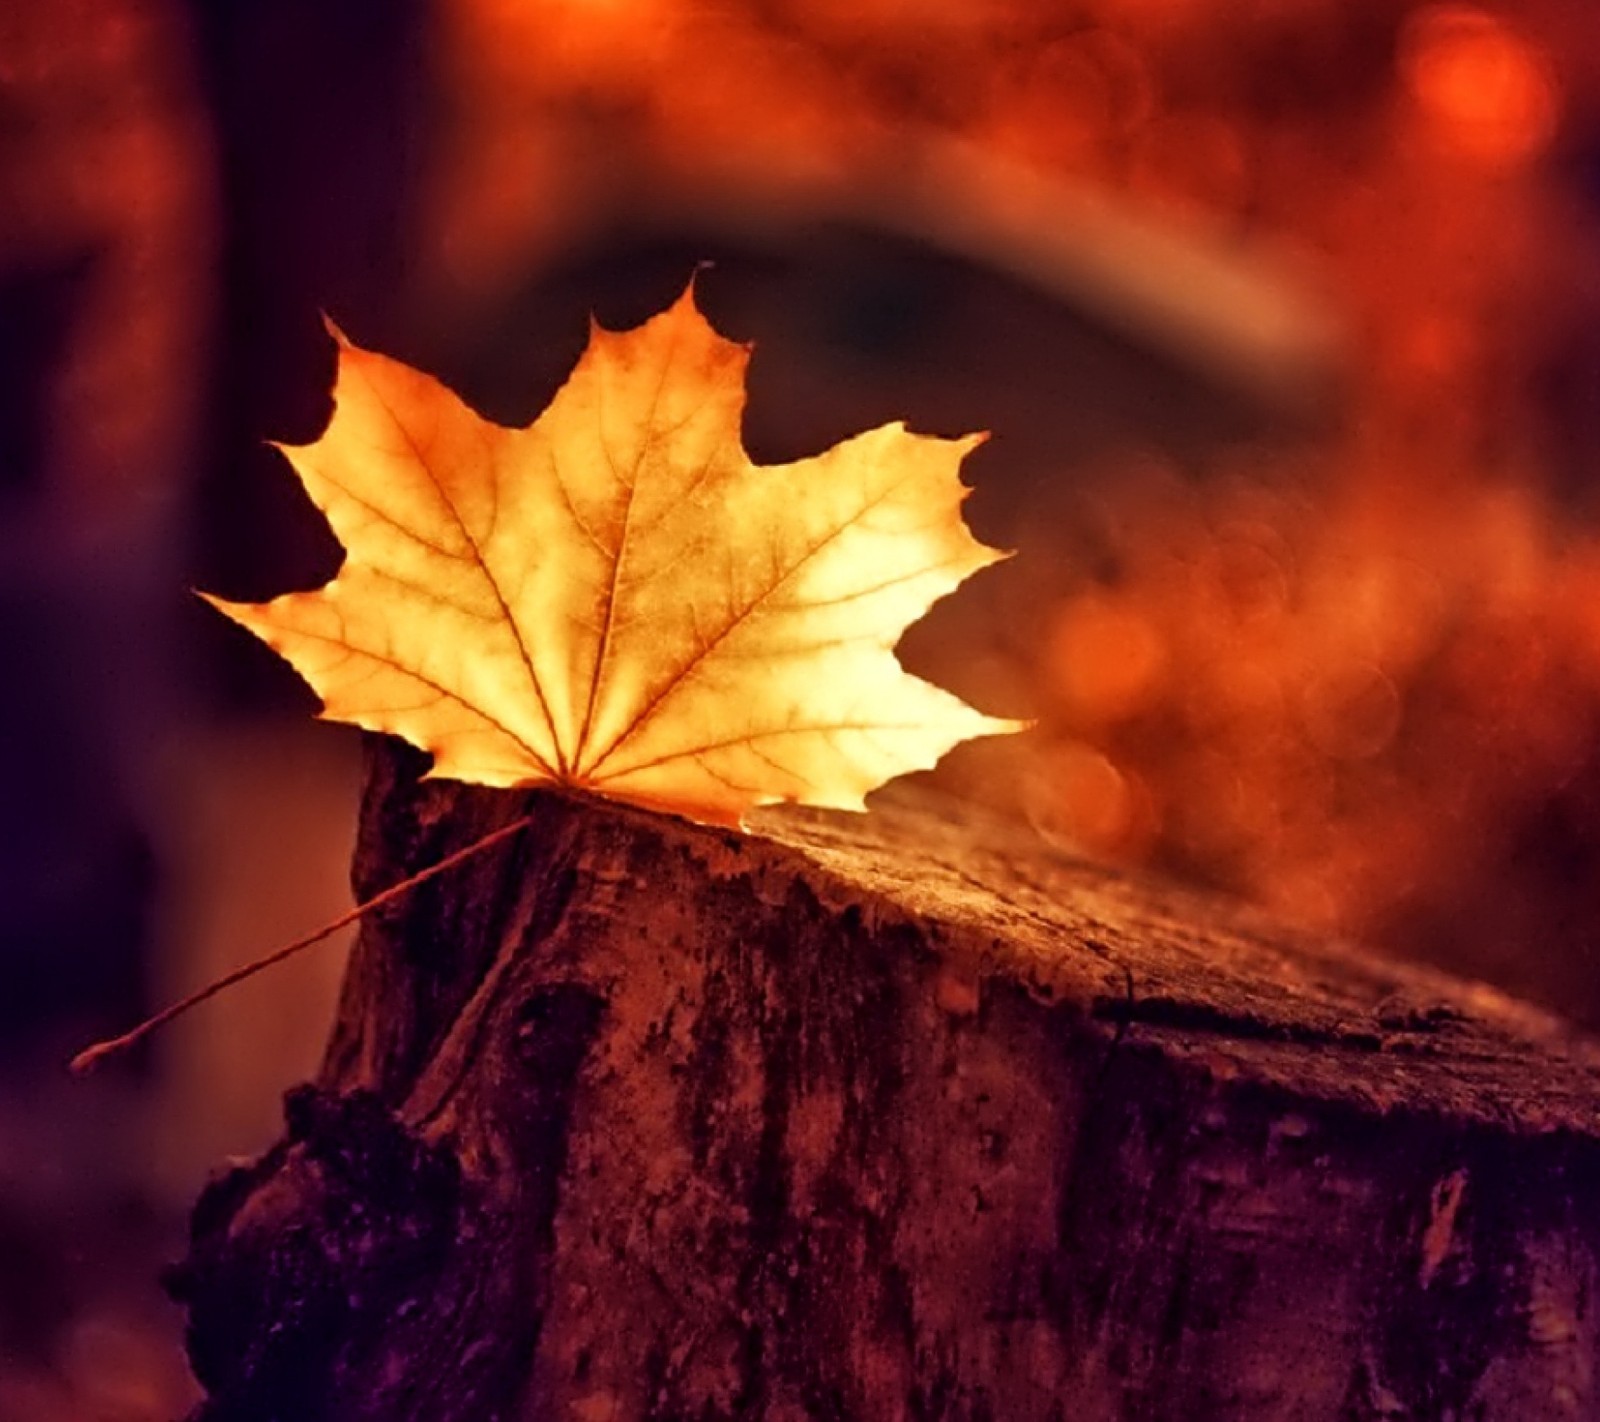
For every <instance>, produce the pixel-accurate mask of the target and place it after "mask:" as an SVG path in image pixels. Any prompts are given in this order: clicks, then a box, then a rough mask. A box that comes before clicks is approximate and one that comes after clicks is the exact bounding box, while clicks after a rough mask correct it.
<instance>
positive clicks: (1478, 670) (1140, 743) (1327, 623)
mask: <svg viewBox="0 0 1600 1422" xmlns="http://www.w3.org/2000/svg"><path fill="white" fill-rule="evenodd" d="M702 262H712V263H714V266H713V267H712V269H711V270H709V271H707V272H705V273H704V274H703V275H702V277H701V279H700V284H699V293H700V298H701V303H702V305H703V307H704V308H705V309H706V310H707V312H708V314H709V315H710V316H711V317H712V319H713V320H714V321H715V322H716V323H717V324H718V325H719V327H720V328H721V329H722V330H723V331H724V332H725V333H727V334H729V335H731V336H734V337H737V338H741V339H754V340H755V341H756V342H757V354H756V358H755V363H754V366H753V371H752V382H751V405H750V410H749V416H748V424H747V443H748V445H749V447H750V448H751V450H752V452H753V453H754V454H755V456H756V457H757V458H758V459H763V460H778V459H787V458H793V457H797V456H799V455H803V454H806V453H810V452H814V451H815V450H817V449H819V448H821V447H822V446H824V445H826V444H828V443H830V442H832V441H834V440H836V439H838V438H840V437H842V436H843V435H846V434H849V433H852V432H855V431H857V430H859V429H861V428H865V427H867V426H870V425H874V424H878V423H882V422H884V421H886V420H889V419H895V418H904V419H906V420H907V421H908V422H909V423H910V424H911V425H912V427H913V428H916V429H921V430H925V431H930V432H935V433H941V434H947V435H956V434H961V433H964V432H966V431H968V430H973V429H989V430H991V431H993V435H994V438H993V439H992V440H991V441H990V442H989V443H988V444H987V445H985V446H984V447H983V448H982V449H980V450H979V451H978V452H977V453H976V454H975V455H973V456H972V457H971V459H970V460H969V463H968V466H967V469H968V474H967V477H968V479H969V481H970V482H971V483H972V484H973V485H974V487H975V491H976V492H975V493H974V495H973V498H972V500H971V503H970V505H969V511H970V514H971V520H972V522H973V524H974V526H975V527H976V529H977V530H978V532H979V533H980V535H981V536H983V537H984V538H985V539H986V540H988V541H990V542H993V543H997V544H1001V545H1004V546H1008V547H1013V548H1016V549H1018V550H1019V552H1020V556H1019V557H1018V558H1016V559H1015V560H1013V561H1012V562H1010V563H1008V564H1006V565H1004V566H1003V567H1001V568H998V569H995V570H992V571H990V572H987V573H985V574H984V575H982V576H981V577H980V578H979V579H977V580H976V581H975V582H974V583H972V584H970V585H969V586H968V588H966V589H964V590H963V591H962V593H961V594H960V595H959V596H958V597H957V598H956V599H954V600H952V601H951V602H949V603H947V604H943V605H941V606H940V607H938V608H936V609H935V611H934V613H933V614H932V615H931V616H930V617H929V618H928V619H927V620H926V621H925V622H924V623H922V624H920V625H919V626H918V627H917V628H916V629H914V630H913V632H912V634H911V635H910V636H909V637H908V638H907V641H906V643H905V644H904V646H903V655H904V656H905V659H906V660H907V662H908V664H909V665H911V666H912V667H913V668H914V669H916V670H919V671H922V672H924V673H926V674H930V675H934V676H936V677H938V678H939V679H940V680H942V681H944V682H945V683H946V684H948V685H950V686H951V687H952V688H953V689H955V690H957V691H959V692H961V693H963V694H965V695H967V696H969V697H970V698H971V699H973V700H975V701H977V702H978V703H979V704H980V705H981V706H982V707H983V708H984V709H985V710H989V711H993V712H997V713H1005V714H1025V715H1033V716H1037V717H1038V718H1039V723H1040V724H1039V727H1038V729H1037V730H1036V731H1035V732H1034V733H1032V734H1031V735H1030V736H1028V737H1026V738H1018V739H1017V740H1015V741H1014V742H1011V743H1009V744H1000V743H985V744H980V745H978V746H975V747H972V748H968V749H963V750H962V751H959V752H957V753H956V754H955V755H953V756H952V757H951V758H950V760H949V761H948V762H947V763H946V766H945V767H943V768H942V770H941V772H940V775H941V777H942V778H943V780H944V782H945V783H946V784H947V785H949V786H951V787H954V788H957V789H959V790H961V791H962V792H963V793H966V794H969V795H971V796H973V797H975V798H979V799H982V800H983V801H985V802H986V803H988V804H990V805H992V806H996V807H999V808H1001V809H1003V810H1004V811H1006V812H1008V813H1011V814H1015V815H1017V816H1021V817H1024V818H1026V819H1027V820H1028V821H1029V822H1031V823H1032V824H1033V825H1034V826H1035V827H1036V828H1037V830H1038V831H1039V832H1040V833H1041V834H1042V835H1044V836H1045V837H1047V838H1048V839H1049V840H1051V841H1052V842H1053V843H1056V844H1059V845H1061V846H1063V847H1064V848H1066V849H1068V850H1070V851H1072V852H1075V853H1080V854H1085V855H1088V856H1091V857H1094V858H1097V859H1102V860H1106V861H1110V862H1116V863H1126V864H1136V865H1144V866H1149V867H1151V868H1152V869H1155V870H1157V871H1160V872H1165V873H1169V874H1178V875H1181V876H1183V877H1185V878H1187V879H1190V880H1192V881H1196V882H1200V883H1203V884H1206V885H1210V886H1212V887H1215V888H1218V889H1221V890H1224V891H1228V892H1232V893H1236V894H1240V895H1243V896H1246V897H1248V898H1251V899H1253V900H1256V901H1258V902H1262V903H1265V904H1267V905H1269V906H1270V907H1271V908H1272V909H1274V910H1275V911H1276V912H1278V913H1279V914H1280V915H1282V916H1284V917H1286V918H1289V919H1293V920H1296V921H1299V922H1302V923H1308V924H1312V925H1316V926H1320V927H1325V928H1328V929H1332V930H1336V931H1338V932H1341V933H1345V934H1350V935H1354V936H1358V937H1361V938H1364V939H1366V940H1368V941H1370V942H1372V943H1374V944H1375V945H1377V946H1378V947H1379V948H1380V949H1382V950H1383V951H1386V952H1390V953H1393V954H1396V955H1406V956H1413V957H1420V958H1425V959H1428V960H1430V961H1433V962H1437V963H1441V964H1444V965H1445V966H1447V967H1449V968H1452V969H1453V970H1455V971H1457V972H1460V973H1464V974H1467V975H1472V976H1479V977H1483V978H1487V979H1489V980H1491V981H1493V982H1495V983H1497V984H1499V985H1501V986H1503V987H1505V988H1508V989H1509V990H1511V991H1514V992H1516V993H1519V994H1522V995H1524V996H1527V997H1531V998H1533V999H1536V1000H1538V1001H1541V1002H1543V1003H1545V1004H1547V1005H1553V1006H1554V1007H1556V1008H1557V1009H1559V1010H1561V1011H1563V1012H1565V1013H1567V1014H1569V1015H1570V1016H1572V1017H1573V1018H1574V1019H1575V1020H1576V1021H1578V1022H1579V1023H1581V1024H1584V1025H1587V1026H1590V1027H1593V1026H1595V1025H1596V1024H1600V977H1597V974H1596V972H1595V968H1596V963H1597V945H1600V522H1597V521H1600V14H1596V13H1595V12H1594V10H1593V7H1592V6H1590V5H1588V4H1586V3H1582V0H1519V3H1517V4H1516V5H1510V4H1506V5H1504V6H1499V7H1496V6H1493V5H1488V4H1483V5H1478V4H1472V5H1466V4H1452V3H1423V0H1226V2H1225V0H914V3H913V0H368V2H367V3H358V0H231V3H228V4H210V3H205V0H10V3H8V4H6V5H5V6H4V7H3V8H0V684H3V685H4V687H5V691H6V694H5V696H4V697H3V698H0V751H3V753H4V757H5V760H4V763H5V768H6V775H5V780H4V788H3V789H0V905H3V912H0V1417H3V1418H6V1419H9V1420H10V1422H57V1419H62V1422H65V1419H72V1422H145V1420H146V1419H156V1418H165V1417H171V1416H175V1415H177V1414H179V1413H181V1412H182V1411H183V1410H184V1409H185V1408H186V1407H187V1406H188V1405H189V1403H190V1401H191V1400H192V1397H193V1393H192V1384H190V1383H189V1382H188V1381H187V1380H186V1376H185V1373H184V1370H183V1366H182V1361H181V1357H180V1354H179V1345H178V1332H179V1321H178V1319H177V1318H176V1315H175V1312H174V1311H173V1310H172V1309H170V1308H169V1307H168V1306H167V1305H166V1304H165V1303H164V1302H163V1301H162V1298H161V1295H160V1292H159V1289H158V1286H157V1284H156V1281H155V1276H156V1271H157V1268H158V1266H159V1264H160V1262H161V1261H162V1260H163V1259H164V1258H169V1257H172V1256H174V1255H175V1254H177V1253H178V1252H179V1251H180V1249H181V1230H182V1220H183V1214H184V1210H185V1207H186V1205H187V1203H188V1202H189V1200H190V1199H191V1198H192V1197H193V1195H194V1193H195V1191H196V1190H197V1189H198V1187H199V1185H200V1183H201V1182H202V1180H203V1178H204V1175H205V1172H206V1170H207V1168H208V1167H209V1166H211V1165H213V1164H214V1163H216V1162H217V1161H219V1160H220V1159H222V1158H223V1157H225V1156H227V1155H229V1154H230V1153H248V1152H252V1151H255V1150H258V1149H260V1148H261V1147H262V1146H263V1145H264V1144H265V1143H266V1142H267V1141H268V1140H269V1139H270V1138H271V1137H272V1135H273V1134H274V1132H275V1127H276V1120H277V1098H278V1094H279V1093H280V1092H281V1091H282V1089H283V1088H284V1087H285V1086H287V1085H288V1084H290V1083H292V1082H293V1081H295V1080H297V1079H300V1078H302V1077H304V1076H305V1075H306V1074H308V1073H309V1072H310V1071H312V1070H313V1069H314V1067H315V1063H316V1059H317V1051H318V1046H319V1043H320V1040H321V1036H322V1033H323V1032H324V1030H325V1028H326V1025H327V1022H328V1019H329V1017H330V1015H331V995H332V992H333V990H334V987H335V985H336V983H337V978H338V973H339V967H340V963H339V959H340V953H341V947H340V945H337V944H335V945H329V946H326V947H324V948H322V949H320V950H318V951H317V954H316V955H315V956H314V957H312V958H308V959H307V960H305V961H303V962H301V963H297V964H295V965H293V966H292V967H290V968H287V969H284V970H282V971H280V972H278V973H277V974H275V975H273V976H271V977H270V978H265V979H262V980H259V981H257V982H254V983H252V984H250V985H249V986H248V987H246V988H244V989H242V990H240V991H237V992H235V993H234V994H232V995H231V996H230V997H229V998H228V999H226V1000H224V1001H222V1002H220V1003H217V1004H213V1005H212V1006H209V1007H207V1008H206V1009H204V1010H203V1011H202V1012H200V1013H197V1014H196V1015H195V1016H194V1017H193V1018H192V1019H190V1020H188V1021H186V1022H184V1023H182V1024H181V1025H179V1026H177V1027H175V1028H173V1029H171V1030H169V1031H168V1032H167V1033H165V1034H164V1035H163V1036H162V1037H161V1038H160V1039H158V1040H157V1041H156V1042H155V1043H154V1044H152V1045H151V1046H150V1047H149V1048H148V1049H146V1050H145V1051H144V1052H143V1053H142V1054H141V1055H138V1056H135V1057H134V1058H133V1059H132V1060H130V1061H127V1062H125V1063H123V1064H122V1065H121V1066H120V1067H117V1068H115V1069H110V1070H107V1071H105V1072H104V1073H102V1075H100V1076H99V1077H97V1078H95V1079H94V1080H92V1081H90V1082H88V1083H84V1084H70V1083H68V1082H67V1081H66V1079H65V1078H64V1075H63V1072H62V1069H61V1063H62V1062H63V1061H64V1059H65V1058H66V1057H67V1056H68V1055H70V1054H71V1052H72V1051H73V1050H75V1049H76V1048H78V1047H80V1046H82V1045H84V1044H85V1042H87V1041H88V1040H90V1039H91V1038H93V1037H95V1036H97V1035H101V1034H104V1033H106V1032H111V1031H116V1030H119V1029H121V1028H123V1027H125V1026H127V1025H130V1024H131V1022H133V1021H134V1020H136V1019H137V1018H138V1017H139V1016H141V1015H142V1014H143V1013H144V1012H145V1011H147V1010H148V1009H149V1008H151V1007H152V1006H154V1005H158V1004H160V1003H162V1002H164V1001H166V1000H168V999H169V998H171V997H172V996H174V995H176V994H178V993H180V992H182V991H184V990H185V989H187V988H189V987H192V986H194V985H196V984H197V983H200V982H203V981H206V980H208V979H209V978H211V977H213V976H215V975H216V974H218V973H219V972H221V971H223V970H224V969H226V968H227V967H229V966H231V965H233V964H234V963H237V962H240V961H243V960H245V959H247V958H250V957H253V956H255V955H256V954H258V953H260V952H262V951H264V950H266V949H268V948H270V947H272V946H275V945H276V944H277V943H279V942H281V941H283V940H286V939H288V938H290V937H293V936H295V935H296V934H298V933H299V932H302V931H304V930H306V929H307V928H309V927H312V926H314V925H315V924H317V923H319V922H322V921H323V920H325V919H327V918H329V917H331V916H333V915H334V914H335V913H337V912H338V911H339V910H340V909H341V908H343V907H344V906H345V905H346V904H347V902H348V899H347V897H346V889H345V883H344V881H345V873H346V867H347V861H348V855H349V848H350V843H351V837H352V831H353V823H354V815H355V809H356V797H357V793H358V789H359V766H358V747H357V744H356V741H355V738H354V735H353V733H349V732H347V731H345V730H342V729H340V728H335V727H330V726H323V725H318V724H315V723H313V722H312V721H311V720H310V719H309V716H308V712H309V711H310V709H311V707H312V702H311V699H310V697H309V695H308V694H307V693H305V692H304V690H303V689H302V688H300V687H299V685H298V683H297V682H296V681H295V678H294V677H293V676H292V674H290V673H288V672H287V671H286V670H284V669H283V668H282V667H280V666H279V665H277V664H276V663H275V661H274V660H273V658H272V657H271V655H270V654H269V653H266V652H265V651H264V650H263V649H261V648H258V647H256V646H254V645H252V644H250V643H249V642H248V639H246V638H245V637H244V636H243V634H239V633H237V632H236V631H235V630H234V629H232V628H230V627H228V626H226V625H224V624H223V623H222V621H221V619H219V618H216V617H215V615H214V614H211V613H210V612H209V611H208V610H207V609H205V608H204V607H202V606H201V605H200V604H199V603H198V602H197V601H196V600H194V599H192V598H191V597H190V596H189V593H188V589H189V588H191V587H194V586H200V587H205V588H207V589H211V590H214V591H218V592H221V593H224V594H226V595H228V596H232V597H243V598H260V597H265V596H270V595H272V594H274V593H276V592H279V591H283V590H285V589H287V588H289V587H303V586H310V585H313V584H315V583H316V582H319V581H321V580H322V579H324V578H326V577H327V576H328V575H329V574H330V573H331V572H332V571H333V569H334V568H335V566H336V565H337V557H338V555H337V550H336V548H335V546H334V545H333V543H332V542H331V540H330V538H329V536H328V535H327V533H326V531H325V530H324V529H323V528H321V527H320V526H319V521H318V519H317V517H316V515H315V514H314V513H313V512H312V510H311V509H310V506H309V505H308V504H306V503H305V501H304V499H303V497H302V496H301V494H300V493H299V492H298V488H297V485H296V483H295V481H294V480H293V478H292V477H291V476H290V475H289V473H288V470H287V467H286V466H285V465H283V463H282V461H281V459H280V458H279V457H278V456H277V455H276V454H275V453H274V452H273V451H272V450H271V449H270V448H269V447H268V446H267V444H266V441H268V440H282V441H286V442H300V441H305V440H309V439H312V438H314V437H315V436H316V434H317V433H318V432H319V431H320V429H321V427H322V425H323V423H324V422H325V420H326V418H327V415H328V410H329V403H328V393H327V392H328V389H329V386H330V383H331V378H332V369H333V350H332V346H331V343H330V341H329V340H328V338H327V336H326V335H325V333H324V331H323V328H322V324H321V315H320V313H322V312H326V313H328V314H329V315H330V316H332V317H333V318H334V319H336V320H337V321H338V322H339V324H340V325H341V326H342V327H344V328H345V329H346V330H347V331H349V332H350V334H351V335H352V336H353V337H354V338H355V339H357V340H358V341H360V342H361V343H362V344H365V345H370V346H375V347H377V348H379V349H382V350H384V351H386V352H388V353H391V354H393V355H396V356H398V357H400V358H402V359H405V360H407V361H410V362H411V363H413V364H415V365H418V366H421V367H422V368H424V369H427V370H429V371H431V372H433V373H435V374H437V375H438V376H440V377H441V378H443V379H444V380H446V381H447V382H448V383H450V384H451V385H453V386H454V387H455V388H456V389H457V390H459V391H460V392H461V393H462V394H463V395H465V396H466V397H467V398H468V399H469V401H471V402H472V403H473V404H474V405H475V406H477V407H478V408H479V409H481V410H482V411H483V412H485V413H486V414H488V415H491V416H493V417H494V418H497V419H500V420H504V421H519V422H520V421H526V420H528V419H530V418H531V417H532V416H533V415H534V414H536V413H537V411H538V410H539V408H540V407H541V406H542V405H543V404H544V403H545V401H546V400H547V399H548V398H549V396H550V394H551V393H552V392H553V390H554V389H555V387H556V385H557V384H558V383H559V381H560V379H561V377H562V376H563V374H564V373H565V371H566V370H567V369H568V367H569V366H570V365H571V363H572V361H573V360H574V359H575V358H576V356H577V354H578V352H579V350H580V349H581V347H582V344H583V341H584V337H585V322H586V319H587V316H588V313H589V312H591V311H593V312H594V313H595V314H596V315H597V316H598V317H599V318H600V320H601V321H602V322H603V323H604V324H606V325H610V326H614V327H619V326H626V325H631V324H634V323H636V322H637V321H639V320H641V319H643V318H644V317H645V316H647V315H649V314H651V313H652V312H654V311H655V310H657V309H659V308H660V307H662V306H664V305H665V304H667V303H668V302H669V301H670V300H671V299H672V298H673V297H674V296H675V295H676V294H677V293H678V292H679V291H680V290H681V288H682V286H683V283H684V281H685V280H686V278H687V276H688V275H689V273H690V272H691V271H692V270H694V269H695V267H696V266H697V264H699V263H702Z"/></svg>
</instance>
